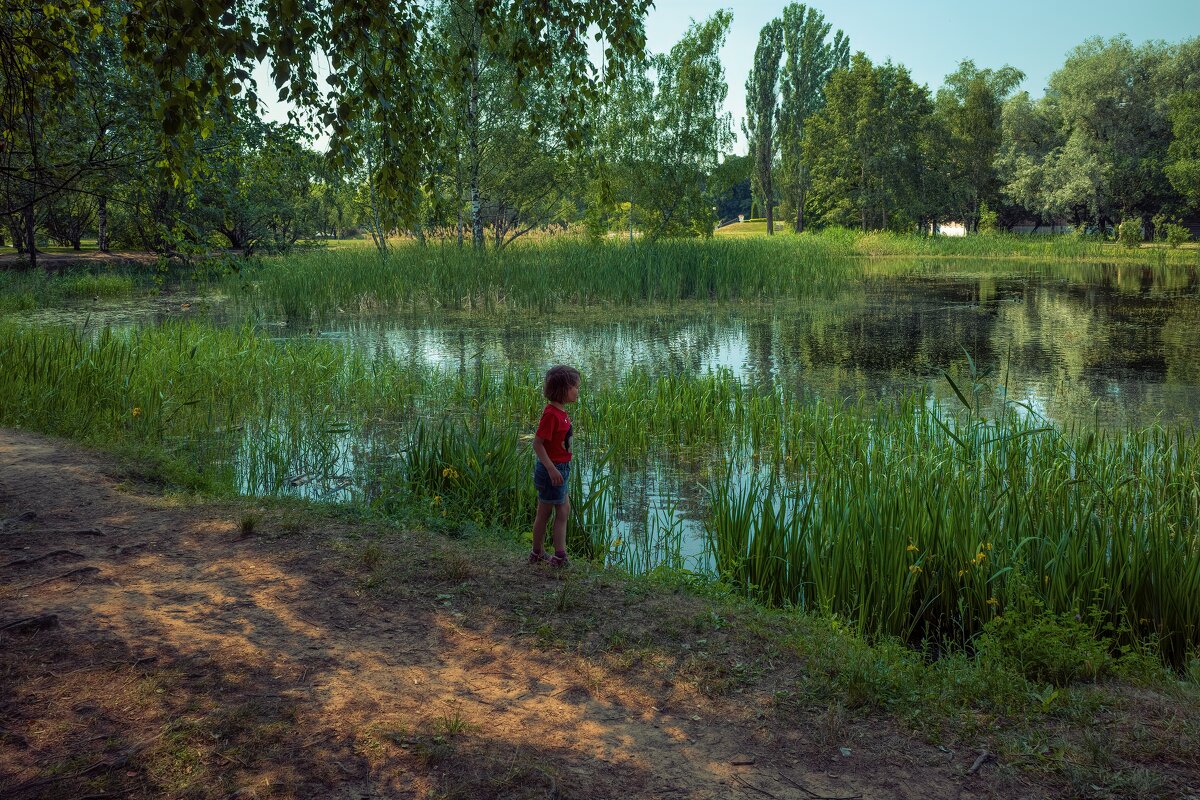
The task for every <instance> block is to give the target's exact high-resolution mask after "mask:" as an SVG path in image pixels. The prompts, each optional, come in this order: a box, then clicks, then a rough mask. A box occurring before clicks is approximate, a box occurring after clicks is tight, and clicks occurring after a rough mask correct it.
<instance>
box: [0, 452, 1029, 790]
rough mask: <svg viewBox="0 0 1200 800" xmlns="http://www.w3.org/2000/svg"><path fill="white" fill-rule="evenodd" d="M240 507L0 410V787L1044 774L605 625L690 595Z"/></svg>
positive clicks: (929, 783)
mask: <svg viewBox="0 0 1200 800" xmlns="http://www.w3.org/2000/svg"><path fill="white" fill-rule="evenodd" d="M244 512H245V506H244V505H241V506H238V505H226V506H223V505H220V504H206V503H194V504H186V503H181V502H180V501H178V500H172V499H169V498H164V497H163V496H162V495H161V494H160V493H158V492H155V491H154V490H153V489H152V488H151V487H146V486H144V485H140V484H138V483H137V482H136V481H133V480H131V479H130V478H129V476H128V474H126V473H123V472H122V470H121V469H120V468H119V467H118V466H117V465H115V464H114V463H112V462H111V460H110V459H108V458H107V457H105V456H99V455H96V454H94V453H91V452H89V451H87V450H84V449H82V448H80V447H77V446H74V445H71V444H67V443H63V442H61V441H57V440H53V439H49V438H46V437H42V436H38V435H34V434H29V433H23V432H18V431H12V430H3V429H0V519H2V520H3V523H0V565H2V566H0V626H4V625H9V624H11V623H13V622H14V621H21V620H27V622H26V623H25V624H24V626H23V627H22V626H17V627H8V628H6V629H4V630H3V631H0V654H2V655H0V796H3V797H6V798H12V800H26V799H27V798H34V797H39V798H41V797H45V798H58V797H62V798H67V797H71V798H84V797H88V798H102V797H103V798H108V797H197V798H217V797H220V798H226V797H228V798H232V797H238V798H246V797H295V798H318V797H320V798H325V797H328V798H385V797H386V798H392V797H397V798H401V797H402V798H408V797H419V798H434V797H564V798H565V797H577V798H593V797H594V798H607V797H612V798H631V797H663V798H727V797H735V798H764V797H765V798H805V799H806V800H813V799H814V798H845V799H849V798H910V797H911V798H917V797H920V798H970V797H992V796H996V797H1021V796H1030V797H1034V796H1045V794H1044V793H1042V792H1040V791H1037V790H1033V789H1029V788H1028V787H1027V786H1025V785H1024V784H1023V783H1022V784H1021V787H1022V788H1017V785H1016V784H1014V783H1013V782H1012V781H1011V780H1004V779H1003V778H1002V777H1001V775H1000V773H998V772H996V771H995V769H994V767H993V766H992V765H990V764H989V765H988V766H985V767H984V768H983V769H979V770H977V771H976V772H974V773H969V769H970V767H971V765H972V763H973V762H974V761H975V760H976V756H977V754H976V753H975V752H972V751H970V750H960V751H958V752H954V751H951V750H949V749H948V748H937V747H934V746H932V745H930V744H927V743H925V742H922V741H920V740H919V739H918V738H916V737H913V736H911V735H908V734H905V733H902V732H900V731H898V730H897V729H896V728H895V727H894V726H893V725H892V724H891V723H890V722H889V721H888V720H886V719H867V720H858V721H854V722H846V721H844V720H839V719H830V718H829V716H828V714H825V715H819V714H816V713H811V714H810V713H806V712H796V711H790V712H788V713H784V712H783V711H781V710H780V709H779V707H777V706H776V705H775V704H773V702H772V692H771V681H770V680H763V681H759V682H758V683H756V684H755V685H754V686H752V687H750V688H747V689H742V688H739V689H737V690H731V691H728V692H724V693H723V692H714V691H706V690H705V689H706V681H707V682H708V683H709V684H711V683H712V682H713V681H714V680H718V679H719V678H720V677H721V675H722V674H723V673H722V669H723V668H721V669H718V668H715V667H712V666H711V664H709V662H698V661H697V660H696V659H694V658H692V657H690V656H684V655H679V654H677V655H676V656H671V655H662V654H661V653H660V654H659V655H655V653H656V652H659V651H656V650H654V649H653V648H645V647H643V648H640V649H639V648H634V647H632V646H628V645H626V646H621V645H620V642H621V641H636V640H637V637H638V633H637V630H638V626H639V625H640V624H642V623H643V622H644V621H645V620H646V619H649V618H650V617H651V616H653V615H656V614H660V615H661V614H666V613H678V612H680V611H684V612H688V610H689V604H695V611H696V613H697V614H703V613H706V612H704V611H703V607H702V606H701V605H700V601H698V600H696V599H695V598H691V597H689V596H686V595H679V596H675V597H671V596H666V597H662V598H655V597H638V596H633V595H631V594H630V592H629V590H628V588H627V587H623V586H622V585H621V581H620V579H619V578H616V577H612V576H608V577H605V573H601V572H599V571H596V570H589V569H587V568H583V567H572V568H571V570H569V571H568V574H563V573H561V572H558V571H554V570H552V569H550V568H539V567H530V566H529V565H526V564H522V563H514V559H513V557H512V556H511V554H508V555H500V554H497V553H490V552H472V551H471V550H470V549H469V548H468V547H467V546H466V545H464V544H463V543H459V542H454V541H452V540H448V539H444V538H443V537H438V536H433V535H430V534H418V533H412V534H405V533H401V532H392V533H391V534H389V536H388V537H387V538H386V540H383V541H385V543H384V544H380V545H376V544H366V543H365V542H368V541H372V540H370V539H369V538H367V539H363V538H359V537H360V535H361V531H356V530H355V529H353V528H354V526H353V525H352V524H351V523H346V524H345V525H344V526H342V525H341V524H340V523H336V522H331V521H330V520H329V519H328V518H320V517H317V522H316V523H314V525H309V524H308V523H307V522H305V521H304V519H303V515H302V514H301V513H300V512H296V514H295V516H294V517H286V515H282V516H281V514H276V513H275V512H272V511H267V512H264V516H263V518H262V519H261V520H260V521H259V522H258V524H257V526H256V528H255V531H254V532H253V534H251V535H244V533H243V531H242V529H241V527H240V522H241V516H240V515H241V514H243V513H244ZM310 516H311V515H310ZM306 526H307V527H306ZM314 526H315V529H314ZM598 613H599V615H600V616H601V617H603V619H604V620H606V623H605V624H606V625H607V627H605V628H604V631H605V632H603V633H596V634H594V635H590V634H589V635H580V636H573V635H567V633H565V632H569V631H570V630H574V628H571V626H572V625H575V626H576V627H579V626H585V627H586V625H585V623H587V621H588V620H594V619H595V618H596V615H597V614H598ZM689 613H690V612H689ZM47 615H53V617H54V619H52V620H51V619H48V618H47ZM546 620H549V622H547V621H546ZM700 641H704V640H700ZM736 658H737V654H736V653H734V654H732V655H731V656H729V658H728V659H727V660H726V661H722V662H720V663H722V664H726V663H727V664H738V665H739V666H740V662H738V661H737V660H736ZM754 658H755V659H756V661H758V662H760V663H758V664H755V665H751V666H754V667H756V668H758V669H760V670H767V671H770V670H772V669H775V670H776V671H777V672H778V673H779V674H780V675H785V674H786V675H790V677H788V680H791V679H793V678H794V671H793V672H792V673H789V671H788V670H789V662H788V660H787V654H786V653H782V654H781V653H769V652H768V653H758V654H754ZM698 665H699V666H698ZM705 665H708V666H705ZM709 688H711V686H710V687H709ZM843 748H845V749H844V750H843ZM847 753H848V754H849V755H846V754H847Z"/></svg>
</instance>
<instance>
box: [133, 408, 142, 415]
mask: <svg viewBox="0 0 1200 800" xmlns="http://www.w3.org/2000/svg"><path fill="white" fill-rule="evenodd" d="M133 415H134V416H135V417H140V416H141V415H142V407H141V406H134V407H133Z"/></svg>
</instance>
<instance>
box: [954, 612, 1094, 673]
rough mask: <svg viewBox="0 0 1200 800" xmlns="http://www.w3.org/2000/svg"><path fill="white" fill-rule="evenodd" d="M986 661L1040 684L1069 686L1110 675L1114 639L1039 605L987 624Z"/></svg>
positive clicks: (982, 652)
mask: <svg viewBox="0 0 1200 800" xmlns="http://www.w3.org/2000/svg"><path fill="white" fill-rule="evenodd" d="M978 648H979V656H980V659H981V661H983V662H985V663H986V662H992V664H994V665H996V666H1001V667H1008V668H1011V669H1015V670H1017V671H1018V672H1020V673H1021V674H1023V675H1024V676H1025V677H1026V678H1028V679H1029V680H1031V681H1035V682H1037V683H1052V684H1054V685H1055V686H1066V685H1067V684H1070V683H1072V682H1074V681H1076V680H1080V679H1089V680H1094V679H1096V678H1098V677H1100V675H1101V674H1103V673H1105V672H1106V671H1108V669H1109V667H1110V666H1111V662H1112V657H1111V656H1110V655H1109V640H1108V639H1107V638H1098V637H1097V636H1096V634H1095V632H1094V631H1093V630H1092V628H1091V626H1089V625H1087V624H1085V623H1084V622H1082V621H1080V620H1078V619H1076V618H1075V617H1073V616H1070V615H1068V614H1054V613H1052V612H1048V611H1045V610H1043V609H1041V608H1038V607H1036V606H1035V607H1034V609H1033V610H1031V611H1017V610H1014V611H1010V612H1008V613H1006V614H1004V615H1002V616H999V617H996V618H995V619H993V620H991V621H990V622H988V623H987V624H986V625H984V628H983V633H981V634H980V636H979V639H978Z"/></svg>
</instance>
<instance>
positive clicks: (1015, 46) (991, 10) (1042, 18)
mask: <svg viewBox="0 0 1200 800" xmlns="http://www.w3.org/2000/svg"><path fill="white" fill-rule="evenodd" d="M784 5H786V3H785V2H784V0H776V1H775V2H736V3H731V2H719V1H718V0H657V2H656V3H655V5H654V8H652V9H651V10H650V13H649V14H648V15H647V17H646V46H647V48H648V49H649V50H650V52H654V53H658V52H665V51H667V50H670V49H671V46H672V45H673V44H675V42H677V41H678V40H679V38H680V37H681V36H682V35H683V33H684V31H686V30H687V27H688V24H689V23H690V22H691V20H692V19H697V20H699V19H703V18H705V17H707V16H709V15H710V14H712V13H713V12H714V11H716V10H717V9H719V8H729V9H731V10H732V11H733V24H732V25H731V27H730V31H729V38H728V39H727V40H726V42H725V47H724V49H723V50H722V52H721V60H722V62H723V63H724V65H725V80H726V82H727V83H728V84H729V95H728V97H727V98H726V101H725V108H726V110H727V111H729V112H730V113H732V115H733V125H734V130H735V132H736V133H737V136H738V142H737V144H736V145H735V147H734V151H735V152H737V153H743V154H744V153H745V151H746V145H745V142H744V140H743V138H742V135H741V120H742V118H743V117H744V116H745V110H746V91H745V84H746V77H747V75H749V73H750V68H751V66H752V65H753V63H754V48H755V47H756V46H757V44H758V33H759V31H760V30H761V29H762V27H763V25H765V24H766V23H767V22H769V21H770V20H771V19H773V18H774V17H777V16H779V15H780V14H781V13H782V11H783V7H784ZM809 5H810V7H813V8H816V9H818V10H820V11H821V12H822V13H824V14H825V18H826V20H827V21H828V22H830V23H832V25H833V28H834V30H837V29H839V28H840V29H841V30H842V31H844V32H845V33H846V35H847V36H848V37H849V38H850V49H851V51H852V52H853V51H858V50H861V51H863V52H864V53H866V54H867V56H868V57H870V59H871V60H872V61H875V62H880V61H883V60H885V59H887V58H890V59H892V60H893V61H895V62H898V63H900V64H903V65H904V66H906V67H908V69H909V71H910V72H911V73H912V76H913V78H914V80H916V81H917V82H918V83H923V84H926V85H928V86H929V88H930V89H931V90H932V91H935V92H936V91H937V89H938V87H939V86H941V84H942V79H943V78H944V77H945V76H946V75H947V74H949V73H951V72H953V71H954V70H955V69H956V68H957V67H958V63H959V62H960V61H961V60H962V59H964V58H970V59H972V60H973V61H974V62H975V64H976V66H978V67H981V68H986V67H992V68H995V67H1002V66H1004V65H1005V64H1011V65H1012V66H1014V67H1016V68H1017V69H1019V70H1021V71H1022V72H1024V73H1025V82H1024V83H1023V84H1022V85H1021V87H1020V89H1022V90H1024V91H1027V92H1029V93H1030V94H1031V95H1032V96H1034V97H1040V96H1041V95H1042V94H1043V93H1044V91H1045V88H1046V82H1047V81H1048V80H1049V78H1050V74H1051V73H1052V72H1054V71H1055V70H1056V69H1058V68H1059V67H1060V66H1062V64H1063V62H1064V61H1065V60H1066V56H1067V54H1068V53H1069V52H1070V51H1071V50H1073V49H1074V48H1075V47H1076V46H1077V45H1079V44H1081V43H1082V42H1083V41H1084V40H1086V39H1089V38H1091V37H1094V36H1101V37H1104V38H1106V39H1107V38H1111V37H1113V36H1117V35H1118V34H1125V35H1126V36H1128V37H1129V38H1130V39H1131V40H1132V41H1133V42H1135V43H1141V42H1144V41H1147V40H1150V39H1160V40H1163V41H1167V42H1179V41H1182V40H1184V39H1190V38H1193V37H1197V36H1200V0H1140V2H1136V3H1130V2H1128V0H1121V1H1120V2H1119V1H1118V0H1008V2H1004V3H996V2H992V3H980V4H978V5H974V4H972V3H970V2H967V3H964V2H962V0H908V2H897V1H896V0H825V1H824V2H817V3H809ZM255 74H256V77H257V78H258V86H259V90H260V92H261V94H262V95H263V96H264V99H266V100H267V101H268V102H267V107H268V116H269V117H270V118H273V119H278V120H282V119H284V118H285V117H286V111H285V110H284V109H285V106H284V105H283V104H280V103H277V102H271V101H272V100H274V98H273V97H271V95H273V94H274V92H273V91H272V89H271V81H270V78H269V73H268V72H267V71H266V70H264V69H261V68H260V69H259V70H258V71H256V73H255Z"/></svg>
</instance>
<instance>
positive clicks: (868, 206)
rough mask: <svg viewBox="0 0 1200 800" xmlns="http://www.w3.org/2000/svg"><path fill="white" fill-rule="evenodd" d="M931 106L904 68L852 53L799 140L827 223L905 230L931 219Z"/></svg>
mask: <svg viewBox="0 0 1200 800" xmlns="http://www.w3.org/2000/svg"><path fill="white" fill-rule="evenodd" d="M931 117H932V101H931V100H930V97H929V92H928V90H927V89H926V88H925V87H924V86H918V85H917V84H915V83H913V81H912V78H911V77H910V76H909V74H908V70H906V69H905V68H904V67H901V66H897V65H894V64H892V63H891V62H885V63H884V64H882V65H880V66H878V67H876V66H874V65H872V64H871V61H870V59H868V58H867V57H866V56H865V55H863V54H862V53H857V54H856V55H855V56H854V58H853V59H851V62H850V68H849V69H847V70H843V71H839V72H835V73H834V74H833V76H832V77H831V78H830V81H829V84H828V86H827V87H826V104H825V107H824V108H823V109H822V110H821V111H820V112H819V113H817V114H815V115H813V116H812V117H811V118H810V120H809V123H808V133H807V135H806V136H805V140H804V158H805V161H806V164H807V165H808V168H809V169H810V171H811V174H812V192H813V195H814V202H815V205H816V207H817V208H818V209H819V211H820V214H821V217H822V218H823V220H824V221H825V222H829V223H833V224H838V225H857V226H858V227H860V228H861V229H862V230H864V231H867V230H879V229H887V228H889V227H895V228H897V229H908V228H909V226H914V227H915V226H916V224H917V223H918V222H920V221H921V220H922V219H924V218H926V217H927V216H928V215H929V209H928V207H927V206H926V204H925V201H924V199H923V198H922V196H921V176H922V174H923V173H924V172H925V169H926V165H925V155H926V154H927V153H928V152H929V151H930V148H929V147H927V146H926V145H925V142H926V139H927V137H928V131H929V121H930V119H931Z"/></svg>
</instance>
